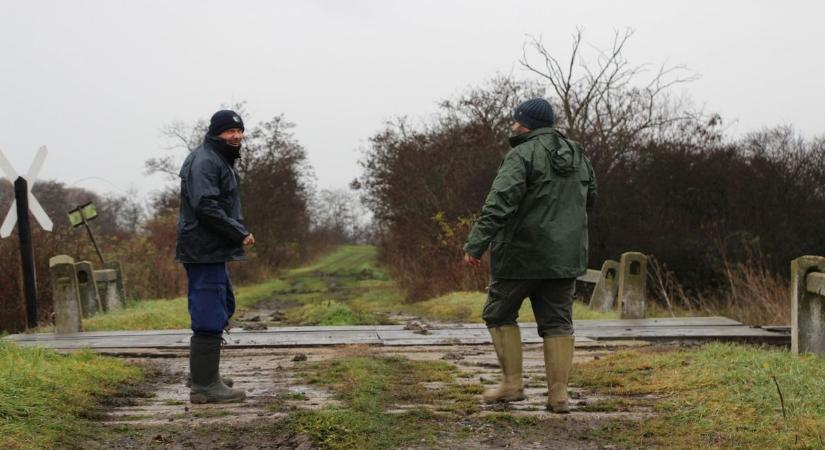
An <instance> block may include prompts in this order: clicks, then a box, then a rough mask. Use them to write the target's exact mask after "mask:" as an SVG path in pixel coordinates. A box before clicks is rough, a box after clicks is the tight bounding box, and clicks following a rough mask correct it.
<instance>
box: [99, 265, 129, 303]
mask: <svg viewBox="0 0 825 450" xmlns="http://www.w3.org/2000/svg"><path fill="white" fill-rule="evenodd" d="M103 268H104V269H112V270H114V271H115V272H117V290H118V291H119V293H120V299H121V300H122V301H123V302H125V301H126V278H125V277H124V275H123V265H122V264H120V261H106V264H104V265H103Z"/></svg>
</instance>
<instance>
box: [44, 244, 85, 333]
mask: <svg viewBox="0 0 825 450" xmlns="http://www.w3.org/2000/svg"><path fill="white" fill-rule="evenodd" d="M49 275H50V276H51V284H52V298H53V299H54V325H55V333H57V334H67V333H77V332H79V331H81V330H82V329H83V326H82V324H81V315H82V313H81V309H80V292H79V291H78V288H77V275H76V274H75V270H74V259H72V258H71V257H70V256H66V255H57V256H55V257H52V258H51V259H49Z"/></svg>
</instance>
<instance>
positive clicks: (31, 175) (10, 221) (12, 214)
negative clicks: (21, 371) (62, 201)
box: [0, 147, 54, 328]
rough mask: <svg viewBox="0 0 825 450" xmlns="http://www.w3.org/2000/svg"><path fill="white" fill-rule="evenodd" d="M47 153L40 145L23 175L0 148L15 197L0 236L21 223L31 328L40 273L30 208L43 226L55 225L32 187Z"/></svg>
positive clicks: (2, 166) (0, 162)
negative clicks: (36, 265)
mask: <svg viewBox="0 0 825 450" xmlns="http://www.w3.org/2000/svg"><path fill="white" fill-rule="evenodd" d="M47 154H48V150H46V147H40V149H38V150H37V154H35V156H34V160H33V161H32V164H31V166H29V171H28V172H27V173H26V176H25V177H23V176H18V175H17V172H15V170H14V167H12V165H11V163H9V160H8V159H6V157H5V155H3V152H2V151H0V171H2V172H3V174H4V175H5V176H6V177H7V178H8V179H9V180H11V181H13V182H14V201H13V202H12V204H11V208H10V209H9V212H8V214H6V218H5V220H4V221H3V224H2V225H0V238H7V237H9V236H10V235H11V232H12V230H13V229H14V224H15V223H19V227H18V230H17V235H18V237H19V239H20V264H21V266H22V268H23V288H24V291H25V296H26V324H27V325H28V327H29V328H33V327H36V326H37V274H36V273H35V266H34V247H33V246H32V232H31V224H30V223H29V212H31V214H32V216H34V218H35V220H37V222H38V223H39V224H40V226H41V227H42V228H43V229H44V230H46V231H52V228H53V226H54V225H53V224H52V221H51V220H50V219H49V216H48V215H47V214H46V211H44V210H43V207H42V206H40V202H38V201H37V198H35V197H34V195H32V191H31V187H32V185H33V184H34V183H35V181H37V175H38V174H39V173H40V169H41V168H42V167H43V162H44V161H45V160H46V155H47Z"/></svg>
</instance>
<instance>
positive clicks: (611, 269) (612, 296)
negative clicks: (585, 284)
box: [590, 259, 619, 312]
mask: <svg viewBox="0 0 825 450" xmlns="http://www.w3.org/2000/svg"><path fill="white" fill-rule="evenodd" d="M618 274H619V262H618V261H614V260H612V259H608V260H607V261H605V262H604V264H602V273H601V276H600V277H599V281H598V282H596V287H595V288H594V289H593V295H591V296H590V309H595V310H597V311H602V312H607V311H610V310H612V309H613V305H614V304H615V302H616V295H617V294H618V293H619V280H618Z"/></svg>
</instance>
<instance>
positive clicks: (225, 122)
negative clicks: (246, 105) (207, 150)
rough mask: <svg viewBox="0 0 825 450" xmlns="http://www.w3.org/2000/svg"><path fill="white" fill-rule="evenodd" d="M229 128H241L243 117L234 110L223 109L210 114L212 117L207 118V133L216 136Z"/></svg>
mask: <svg viewBox="0 0 825 450" xmlns="http://www.w3.org/2000/svg"><path fill="white" fill-rule="evenodd" d="M230 128H240V129H241V130H243V129H244V127H243V119H241V116H239V115H238V113H236V112H235V111H232V110H229V109H223V110H220V111H218V112H216V113H215V114H213V115H212V119H210V120H209V131H208V134H210V135H212V136H217V135H219V134H221V133H223V132H224V131H226V130H228V129H230Z"/></svg>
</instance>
